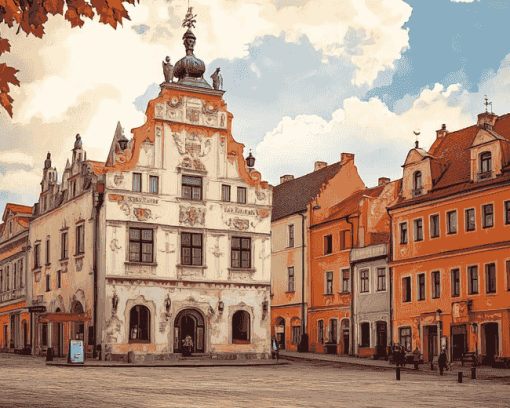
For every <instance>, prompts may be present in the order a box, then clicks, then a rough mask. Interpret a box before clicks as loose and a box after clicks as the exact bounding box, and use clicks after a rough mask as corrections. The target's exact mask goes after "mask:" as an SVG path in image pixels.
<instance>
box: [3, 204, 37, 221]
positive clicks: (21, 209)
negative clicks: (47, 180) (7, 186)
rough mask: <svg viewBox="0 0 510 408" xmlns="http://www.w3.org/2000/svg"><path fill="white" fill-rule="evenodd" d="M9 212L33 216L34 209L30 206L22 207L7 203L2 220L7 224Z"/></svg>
mask: <svg viewBox="0 0 510 408" xmlns="http://www.w3.org/2000/svg"><path fill="white" fill-rule="evenodd" d="M9 211H12V212H13V213H16V214H19V213H21V214H32V207H30V206H28V205H21V204H13V203H7V204H6V205H5V210H4V215H3V216H2V220H3V221H4V222H5V220H6V218H7V214H8V213H9Z"/></svg>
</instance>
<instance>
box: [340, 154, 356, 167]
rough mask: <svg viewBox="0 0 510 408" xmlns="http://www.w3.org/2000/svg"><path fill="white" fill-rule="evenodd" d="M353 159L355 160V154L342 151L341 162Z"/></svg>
mask: <svg viewBox="0 0 510 408" xmlns="http://www.w3.org/2000/svg"><path fill="white" fill-rule="evenodd" d="M351 160H352V161H354V154H352V153H342V154H341V155H340V163H341V164H345V163H347V162H348V161H351Z"/></svg>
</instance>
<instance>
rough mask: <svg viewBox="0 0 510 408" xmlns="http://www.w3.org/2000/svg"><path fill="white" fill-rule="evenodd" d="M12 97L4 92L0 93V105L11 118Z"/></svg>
mask: <svg viewBox="0 0 510 408" xmlns="http://www.w3.org/2000/svg"><path fill="white" fill-rule="evenodd" d="M13 100H14V99H12V98H11V97H10V96H9V95H8V94H6V93H5V92H2V93H0V105H2V106H3V107H4V108H5V110H6V111H7V113H8V114H9V116H10V117H11V118H12V105H11V103H12V101H13Z"/></svg>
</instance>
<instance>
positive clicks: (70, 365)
mask: <svg viewBox="0 0 510 408" xmlns="http://www.w3.org/2000/svg"><path fill="white" fill-rule="evenodd" d="M288 364H290V362H289V361H285V360H283V361H282V362H278V363H262V364H261V363H243V364H232V363H214V364H204V363H200V364H129V363H125V364H68V363H51V362H47V363H46V365H47V366H54V367H80V368H94V367H111V368H118V367H124V368H131V367H152V368H154V367H266V366H269V367H272V366H277V365H288Z"/></svg>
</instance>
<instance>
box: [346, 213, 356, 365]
mask: <svg viewBox="0 0 510 408" xmlns="http://www.w3.org/2000/svg"><path fill="white" fill-rule="evenodd" d="M349 217H350V215H348V216H347V218H346V219H345V220H346V221H347V222H348V223H349V224H351V250H352V248H353V247H354V224H353V223H352V222H350V221H349ZM349 257H350V252H349ZM349 261H350V260H349ZM349 274H350V276H351V318H350V319H349V320H350V322H351V333H350V336H349V338H350V340H351V341H350V343H351V347H350V350H349V351H350V353H349V355H351V356H352V355H353V352H354V268H353V267H352V265H351V263H350V262H349Z"/></svg>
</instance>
